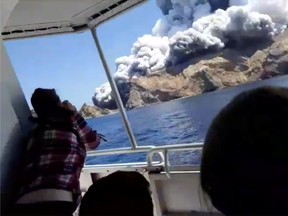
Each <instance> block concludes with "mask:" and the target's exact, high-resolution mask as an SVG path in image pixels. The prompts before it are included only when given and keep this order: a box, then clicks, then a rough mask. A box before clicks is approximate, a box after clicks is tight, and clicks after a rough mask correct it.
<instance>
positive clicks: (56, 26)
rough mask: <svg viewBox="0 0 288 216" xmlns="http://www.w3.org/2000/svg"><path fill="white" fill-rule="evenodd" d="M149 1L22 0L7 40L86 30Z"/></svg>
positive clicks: (9, 24)
mask: <svg viewBox="0 0 288 216" xmlns="http://www.w3.org/2000/svg"><path fill="white" fill-rule="evenodd" d="M144 1H146V0H19V1H18V3H17V4H16V6H15V8H14V9H13V11H12V13H11V14H10V17H9V19H8V22H7V24H6V26H5V27H4V29H3V31H2V38H3V39H6V40H7V39H17V38H26V37H35V36H41V35H50V34H61V33H73V32H79V31H84V30H86V29H87V28H88V23H90V22H93V25H94V26H97V25H99V24H100V23H102V22H104V21H106V20H108V19H109V18H111V17H114V16H115V15H118V14H120V13H121V12H123V11H125V10H127V9H129V8H131V7H133V6H136V5H138V4H140V3H142V2H144Z"/></svg>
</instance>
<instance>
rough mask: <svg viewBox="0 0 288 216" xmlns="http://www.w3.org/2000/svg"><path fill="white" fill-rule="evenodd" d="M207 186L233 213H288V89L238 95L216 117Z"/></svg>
mask: <svg viewBox="0 0 288 216" xmlns="http://www.w3.org/2000/svg"><path fill="white" fill-rule="evenodd" d="M201 186H202V189H203V190H204V192H205V193H206V194H208V196H209V197H210V198H211V201H212V204H213V205H214V207H216V208H217V209H218V210H219V211H221V212H222V213H224V214H227V215H235V214H238V215H239V214H242V215H245V214H246V215H247V214H250V215H259V214H274V215H277V214H283V213H284V214H288V89H287V88H272V87H262V88H258V89H255V90H250V91H247V92H244V93H241V94H240V95H238V96H236V97H235V98H234V99H233V100H232V101H231V102H230V103H229V104H228V105H227V106H226V107H225V108H223V109H222V111H221V112H220V113H219V114H218V115H217V116H216V118H215V119H214V121H213V122H212V124H211V126H210V128H209V130H208V133H207V136H206V139H205V143H204V147H203V155H202V162H201Z"/></svg>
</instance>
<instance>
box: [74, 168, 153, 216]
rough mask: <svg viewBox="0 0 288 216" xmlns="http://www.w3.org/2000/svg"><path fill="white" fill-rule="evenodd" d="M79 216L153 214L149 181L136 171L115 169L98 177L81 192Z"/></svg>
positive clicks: (150, 215) (145, 215)
mask: <svg viewBox="0 0 288 216" xmlns="http://www.w3.org/2000/svg"><path fill="white" fill-rule="evenodd" d="M79 215H80V216H88V215H99V216H108V215H109V216H112V215H114V216H115V215H117V216H121V215H123V216H124V215H125V216H132V215H133V216H135V215H140V216H152V215H153V202H152V198H151V194H150V190H149V182H148V181H147V180H146V179H145V177H144V176H143V175H141V174H140V173H138V172H122V171H118V172H115V173H112V174H110V175H108V176H106V177H103V178H101V179H99V180H97V181H96V182H95V183H94V184H93V185H92V186H90V188H89V189H88V191H87V192H86V194H85V195H84V197H83V199H82V202H81V205H80V209H79Z"/></svg>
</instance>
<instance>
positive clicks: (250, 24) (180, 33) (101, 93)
mask: <svg viewBox="0 0 288 216" xmlns="http://www.w3.org/2000/svg"><path fill="white" fill-rule="evenodd" d="M213 1H214V3H213V4H214V5H213V7H215V4H216V3H217V1H218V3H219V5H220V2H221V1H222V2H221V3H222V6H223V0H213ZM229 3H230V6H231V7H230V8H228V9H227V10H226V11H225V10H222V9H219V10H217V11H216V12H215V13H213V14H210V11H211V7H210V4H209V3H208V1H207V0H157V5H158V6H159V8H160V9H161V11H162V13H163V17H162V18H160V19H159V20H158V21H157V22H156V24H155V26H154V28H153V29H152V35H144V36H142V37H140V38H138V40H137V41H136V42H135V43H134V44H133V47H132V49H131V55H130V56H124V57H120V58H118V59H116V66H117V71H116V73H115V80H116V81H117V80H124V81H125V82H124V83H128V82H129V80H130V79H131V78H138V77H139V76H146V75H149V74H152V73H154V72H156V71H158V70H160V69H162V68H164V67H165V65H166V64H167V62H170V63H171V62H172V63H177V62H179V61H181V60H183V59H184V60H185V58H187V57H193V56H197V55H199V54H203V53H207V52H210V51H214V50H219V49H222V48H224V47H225V44H227V43H228V42H229V41H231V40H234V41H236V42H237V41H245V40H250V39H257V40H258V39H259V40H260V39H268V38H271V37H273V36H274V35H275V34H277V33H279V32H281V31H283V30H284V29H285V28H286V27H287V24H288V0H230V2H229ZM222 6H221V7H222ZM219 7H220V6H219ZM94 99H95V100H96V101H99V103H97V104H101V101H102V102H103V101H107V100H111V99H112V97H111V88H110V86H109V84H104V85H102V86H101V87H100V88H97V89H96V91H95V95H94Z"/></svg>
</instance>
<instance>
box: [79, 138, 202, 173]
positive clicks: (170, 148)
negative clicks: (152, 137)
mask: <svg viewBox="0 0 288 216" xmlns="http://www.w3.org/2000/svg"><path fill="white" fill-rule="evenodd" d="M202 147H203V142H199V143H190V144H175V145H162V146H157V147H156V146H138V147H137V148H136V149H132V148H120V149H111V150H100V151H89V152H88V153H87V155H88V156H93V157H95V156H112V155H119V154H135V153H146V161H145V162H132V163H131V162H130V163H121V164H97V165H86V166H85V168H84V169H85V170H89V171H90V172H92V171H95V172H96V171H99V170H102V169H104V170H110V169H115V168H119V169H121V168H131V167H133V168H137V167H146V168H147V169H148V170H153V167H159V166H161V167H163V168H164V171H165V173H166V175H167V177H168V178H170V162H169V154H168V153H169V152H177V151H187V150H195V149H202ZM155 155H157V156H158V158H159V160H158V161H153V157H154V156H155Z"/></svg>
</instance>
